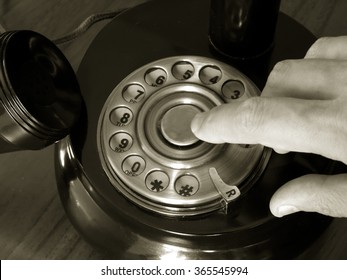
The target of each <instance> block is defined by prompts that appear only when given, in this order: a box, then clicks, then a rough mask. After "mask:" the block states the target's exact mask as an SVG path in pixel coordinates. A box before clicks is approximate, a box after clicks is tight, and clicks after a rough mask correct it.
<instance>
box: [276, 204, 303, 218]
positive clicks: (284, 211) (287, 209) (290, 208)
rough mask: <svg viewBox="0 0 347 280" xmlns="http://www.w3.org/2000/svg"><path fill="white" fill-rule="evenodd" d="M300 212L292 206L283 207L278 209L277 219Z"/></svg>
mask: <svg viewBox="0 0 347 280" xmlns="http://www.w3.org/2000/svg"><path fill="white" fill-rule="evenodd" d="M299 211H300V210H299V209H298V208H296V207H295V206H292V205H282V206H280V207H278V209H277V215H276V216H277V217H279V218H281V217H283V216H286V215H289V214H293V213H296V212H299Z"/></svg>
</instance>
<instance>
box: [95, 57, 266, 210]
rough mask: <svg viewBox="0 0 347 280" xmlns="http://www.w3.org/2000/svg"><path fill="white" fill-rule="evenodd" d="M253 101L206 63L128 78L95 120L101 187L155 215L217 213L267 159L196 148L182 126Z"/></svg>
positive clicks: (159, 64) (244, 87) (171, 61)
mask: <svg viewBox="0 0 347 280" xmlns="http://www.w3.org/2000/svg"><path fill="white" fill-rule="evenodd" d="M257 95H259V90H258V89H257V88H256V86H255V85H254V84H253V83H252V82H251V81H250V80H249V79H248V78H247V77H246V76H244V75H243V74H242V73H240V72H239V71H238V70H236V69H235V68H233V67H231V66H229V65H227V64H225V63H222V62H220V61H217V60H214V59H211V58H205V57H197V56H179V57H169V58H165V59H161V60H158V61H155V62H152V63H149V64H148V65H145V66H143V67H141V68H140V69H138V70H136V71H134V72H133V73H131V74H130V75H129V76H127V77H126V78H125V79H124V80H123V81H122V82H121V83H120V84H118V85H117V86H116V87H115V88H114V90H113V91H112V92H111V94H110V96H109V98H108V99H107V101H106V103H105V105H104V108H103V110H102V113H101V115H100V118H99V124H98V132H97V138H98V139H97V140H98V147H99V151H100V157H101V162H102V165H103V168H104V170H105V172H106V174H107V176H108V178H109V180H110V181H111V183H112V184H113V186H114V187H115V188H116V189H117V190H118V191H120V192H121V193H122V194H124V195H125V196H126V197H127V198H129V199H130V200H131V201H133V202H134V203H136V204H138V205H140V206H141V207H144V208H146V209H148V210H151V211H155V212H157V213H161V214H165V215H169V216H187V215H197V214H202V213H206V212H210V211H214V210H217V209H220V208H221V207H223V206H224V205H225V203H229V202H230V201H232V200H233V199H234V198H236V197H237V196H239V195H240V193H242V186H243V185H245V184H252V183H253V182H254V180H255V179H256V178H257V177H258V176H259V175H260V173H261V172H262V171H263V169H264V167H265V165H266V162H267V159H268V155H269V151H268V149H266V148H264V147H263V146H260V145H252V146H249V145H232V144H220V145H213V144H209V143H205V142H202V141H200V140H199V139H197V138H195V136H194V135H193V133H192V132H191V131H190V122H191V120H192V118H193V117H194V115H195V114H196V113H198V112H202V111H207V110H210V109H211V108H212V107H215V106H218V105H221V104H223V103H230V102H238V101H239V100H245V99H247V98H249V97H252V96H257ZM230 121H232V120H230Z"/></svg>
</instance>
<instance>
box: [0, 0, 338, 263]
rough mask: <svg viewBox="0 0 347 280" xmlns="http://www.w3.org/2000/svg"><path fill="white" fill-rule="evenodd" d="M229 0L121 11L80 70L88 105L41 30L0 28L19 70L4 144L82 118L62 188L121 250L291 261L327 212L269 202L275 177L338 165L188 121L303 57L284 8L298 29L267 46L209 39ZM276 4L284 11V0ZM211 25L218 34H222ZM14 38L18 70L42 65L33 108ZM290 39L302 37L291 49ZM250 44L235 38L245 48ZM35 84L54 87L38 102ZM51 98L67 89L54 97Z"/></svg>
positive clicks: (62, 130)
mask: <svg viewBox="0 0 347 280" xmlns="http://www.w3.org/2000/svg"><path fill="white" fill-rule="evenodd" d="M231 2H233V3H234V4H235V3H236V4H237V6H238V5H239V4H240V3H241V2H242V1H235V2H234V1H229V0H225V1H212V2H211V3H214V4H216V6H213V5H212V6H211V5H210V4H211V3H210V1H208V0H204V1H201V0H199V1H198V0H190V1H185V0H184V1H183V0H182V1H150V2H148V3H145V4H143V5H140V6H137V7H135V8H133V9H131V10H128V11H126V12H124V13H122V14H120V15H119V16H117V17H116V18H115V19H114V20H113V21H112V22H111V23H110V24H109V25H107V26H106V27H105V28H104V29H103V30H102V31H101V32H100V34H99V35H98V36H97V37H96V38H95V40H94V41H93V43H92V44H91V46H90V47H89V49H88V51H87V53H86V55H85V57H84V59H83V61H82V63H81V65H80V68H79V70H78V73H77V78H78V82H79V86H80V90H81V93H82V96H83V102H82V101H81V98H80V95H79V89H78V86H77V83H76V77H75V76H74V75H73V73H72V71H71V67H70V66H69V65H68V63H67V61H66V59H65V58H63V57H62V55H61V53H60V52H59V50H58V49H57V48H55V47H54V46H53V45H52V44H51V43H49V42H48V41H47V40H46V39H43V37H42V36H40V35H38V34H34V33H31V32H25V31H23V32H24V33H23V32H22V33H5V35H3V36H2V37H1V40H2V44H1V49H0V51H1V55H3V53H6V54H11V53H12V55H11V56H5V58H6V61H5V62H6V63H3V64H2V66H3V65H5V66H6V68H4V69H1V70H2V71H1V73H5V74H6V73H7V74H11V75H7V76H6V75H2V76H1V86H2V88H1V89H2V91H1V95H0V97H1V101H2V105H3V108H4V109H3V110H1V111H0V113H1V119H0V120H1V122H0V125H1V126H0V129H1V136H2V137H1V138H0V141H3V142H4V144H8V145H9V146H8V149H10V148H14V147H16V148H18V147H19V148H28V147H27V146H25V145H26V144H28V143H29V144H33V145H34V146H29V148H33V147H34V148H40V147H42V146H45V145H48V144H50V143H52V142H54V141H57V140H58V139H59V138H61V137H63V136H65V135H66V134H67V133H68V132H70V130H69V129H70V128H71V126H73V125H74V124H75V123H76V121H77V119H78V118H77V115H80V118H79V119H78V122H77V124H76V125H75V126H74V127H73V129H72V130H71V132H70V134H69V136H68V137H66V138H64V139H63V140H62V141H60V142H59V143H58V144H57V145H56V158H55V160H56V162H55V163H56V177H57V183H58V189H59V194H60V197H61V200H62V203H63V206H64V208H65V210H66V212H67V214H68V216H69V218H70V220H71V222H72V223H73V224H74V226H75V227H76V228H77V229H78V230H79V231H80V233H81V234H82V235H83V236H84V237H85V238H86V239H87V240H89V241H90V242H91V243H92V244H95V245H96V246H97V247H101V248H102V249H103V250H105V251H108V252H111V253H112V256H113V257H117V258H125V259H129V258H135V259H139V258H147V259H148V258H149V259H157V258H164V257H173V258H195V259H196V258H199V259H202V258H209V259H211V258H214V259H217V258H218V259H220V258H224V259H225V258H236V259H239V258H252V259H255V258H292V257H297V256H298V255H299V254H301V253H302V252H303V251H305V250H306V249H307V248H308V247H309V246H310V245H311V244H312V243H313V242H314V241H315V240H316V239H317V238H318V237H319V236H320V234H321V233H322V232H323V231H324V230H325V229H326V227H327V226H328V225H329V223H330V221H331V219H330V218H328V217H324V216H321V215H318V214H314V213H306V214H303V213H297V214H295V215H291V216H290V217H286V218H283V219H277V218H275V217H273V216H272V215H271V213H270V211H269V206H268V204H269V200H270V198H271V196H272V195H273V193H274V192H275V191H276V190H277V189H278V187H280V186H281V185H283V184H284V183H285V182H287V181H289V180H291V179H293V178H296V177H298V176H300V175H303V174H307V173H312V172H314V173H326V172H330V167H331V161H329V160H327V159H325V158H322V157H319V156H314V155H306V154H298V153H289V154H287V155H278V154H276V153H271V150H270V149H268V148H266V147H263V146H260V145H236V144H234V145H232V144H221V145H212V144H209V143H204V142H202V141H200V140H198V139H197V138H195V136H194V135H193V134H192V132H191V131H190V121H191V119H192V118H193V116H194V115H195V114H196V113H198V112H201V111H206V110H209V109H211V108H212V107H215V106H218V105H220V104H223V103H230V102H240V101H242V100H246V99H247V98H251V97H252V96H258V95H259V94H260V91H259V88H261V87H262V86H263V85H264V82H265V79H266V77H267V75H268V73H269V69H271V67H272V66H273V65H274V64H275V63H276V62H277V61H279V60H282V59H285V58H287V57H301V56H302V55H303V54H304V53H305V52H306V50H307V48H308V47H309V46H310V45H311V44H312V42H313V41H314V39H315V38H314V36H313V35H312V34H311V33H309V32H308V31H307V30H306V29H304V28H302V26H301V25H299V24H297V23H296V22H294V21H293V20H291V19H290V18H288V17H286V16H284V15H280V17H279V29H278V30H281V28H284V29H285V30H286V28H291V30H292V32H289V33H288V32H280V31H278V32H277V33H276V44H275V46H274V48H273V49H272V50H271V51H270V50H269V49H264V48H263V47H264V42H262V44H259V45H260V46H261V50H260V51H261V53H258V56H254V53H253V51H254V50H255V49H257V48H253V47H251V48H250V49H247V51H252V55H251V58H250V59H244V58H243V59H235V57H232V56H228V54H226V53H225V51H226V49H225V48H223V49H220V46H221V45H220V44H218V45H215V46H214V45H213V44H211V41H210V40H211V38H210V37H209V36H208V30H209V25H208V23H209V20H210V9H211V8H213V7H214V9H215V10H216V11H218V10H219V9H222V10H223V7H224V8H225V7H226V8H227V9H229V8H230V7H231V6H230V5H226V6H223V5H222V6H221V3H224V4H225V3H228V4H230V3H231ZM253 2H254V3H257V5H261V6H263V5H264V3H261V4H258V3H260V2H257V1H244V3H245V5H246V6H245V7H241V8H242V12H243V13H244V12H249V15H252V13H254V11H255V10H254V7H253V8H252V3H253ZM267 3H270V1H269V2H267ZM270 5H273V6H274V7H277V9H278V5H279V1H278V0H273V1H271V4H270ZM212 10H213V9H212ZM256 11H258V10H257V9H256ZM265 11H266V9H265V10H263V12H265ZM277 12H278V10H277ZM243 13H241V14H239V13H236V14H234V16H237V15H238V16H240V15H243ZM212 14H213V13H212ZM253 15H254V14H253ZM256 15H257V16H258V17H259V15H258V14H256ZM213 16H214V17H212V20H213V19H218V17H215V16H216V15H215V14H213ZM246 18H247V17H246ZM244 19H245V17H240V18H239V20H240V22H238V23H239V25H238V26H239V27H242V28H240V30H238V31H239V32H238V33H237V34H238V35H240V38H243V35H244V34H243V33H242V32H241V31H242V30H246V29H247V28H245V25H244V24H246V23H247V21H246V22H243V20H244ZM233 20H235V18H233ZM267 20H268V19H267ZM272 20H273V18H271V21H272ZM218 22H219V23H223V22H221V21H218ZM261 22H262V24H263V23H266V22H267V21H266V20H265V19H264V21H261ZM159 23H160V24H159ZM217 26H218V25H217ZM228 26H229V25H226V26H225V27H228ZM251 26H253V28H254V26H256V25H254V24H253V25H251ZM215 31H216V33H215V35H216V36H217V37H218V36H219V35H220V34H222V33H224V32H222V33H220V32H219V31H220V30H219V29H218V28H217V29H216V30H215ZM253 31H254V30H253ZM260 31H261V30H260ZM20 34H22V35H20ZM187 34H189V35H187ZM210 35H213V32H211V34H210ZM258 35H259V34H257V36H256V37H255V38H257V40H262V39H261V36H258ZM17 36H18V37H17ZM16 37H17V38H19V39H20V38H26V40H25V42H24V44H22V45H21V47H20V48H23V46H24V49H25V52H21V53H22V55H23V54H25V56H24V58H25V59H24V58H23V56H22V58H23V60H20V61H24V62H25V63H17V65H18V67H19V69H24V68H25V67H24V66H27V65H28V64H27V62H28V63H29V62H30V63H31V64H30V63H29V64H30V65H31V66H32V65H34V66H35V67H36V68H35V69H39V71H38V72H37V74H38V75H34V76H37V77H39V78H44V81H43V82H42V79H41V80H40V81H41V82H40V83H31V84H34V86H37V85H40V87H39V88H36V89H35V90H33V91H32V92H31V91H30V90H29V92H31V93H33V95H32V96H33V97H34V100H36V101H37V103H35V104H36V105H37V106H36V105H35V106H36V107H35V108H36V109H33V108H32V107H31V104H30V103H27V104H29V107H28V108H30V109H32V110H29V111H28V110H27V108H26V107H25V106H22V105H23V103H25V102H26V98H27V96H24V95H21V93H22V92H25V90H24V89H23V88H17V87H16V86H18V85H20V84H21V83H18V79H17V78H16V77H17V76H16V73H15V70H13V69H12V68H11V66H10V65H12V64H10V63H9V61H10V60H9V58H11V60H14V61H17V60H16V56H15V55H14V52H13V51H12V52H11V51H9V50H15V49H16V48H18V45H17V44H15V45H13V46H12V47H11V48H8V45H9V43H8V42H10V41H9V40H7V39H10V38H12V39H11V40H12V42H15V41H16V40H14V39H15V38H16ZM31 38H34V39H33V40H31ZM218 38H219V39H223V38H220V37H218ZM252 38H253V37H252ZM38 39H39V40H38ZM233 39H234V37H233V36H231V37H230V38H228V40H229V43H230V42H231V43H232V44H233V42H232V40H233ZM248 39H250V38H248ZM253 39H254V38H253ZM293 41H297V42H298V44H295V48H294V47H293V48H288V47H287V46H288V45H292V43H293ZM4 42H5V43H4ZM28 42H29V43H28ZM36 42H40V44H38V45H37V44H35V43H36ZM221 42H223V40H222V41H221ZM299 42H300V43H299ZM212 43H213V42H212ZM252 44H253V45H251V46H255V44H254V42H253V41H252ZM37 46H39V47H37ZM222 46H224V45H222ZM36 47H37V48H36ZM227 49H228V48H227ZM4 50H6V52H4ZM243 50H244V49H243V47H242V44H241V45H239V46H238V52H239V53H243ZM20 61H19V62H20ZM17 62H18V61H17ZM10 69H12V70H10ZM25 69H26V70H27V68H25ZM9 70H10V71H9ZM25 73H27V74H31V73H29V72H28V71H26V72H25ZM21 77H22V78H25V75H24V76H23V75H22V76H21ZM26 81H27V80H26ZM252 81H253V82H252ZM27 82H28V83H29V82H31V81H27ZM13 84H15V85H16V86H13ZM41 86H42V88H43V87H50V89H51V90H50V92H51V93H52V92H53V95H47V96H44V97H45V98H43V99H41V98H39V94H40V93H41V92H42V91H41V89H42V88H41ZM52 89H53V90H52ZM66 93H69V94H68V95H66ZM54 95H56V97H57V96H58V97H67V96H68V98H62V99H59V98H56V101H55V99H54V98H53V99H50V97H52V96H54ZM32 96H31V97H32ZM18 97H19V99H18ZM18 100H19V101H18ZM50 108H51V109H52V110H50ZM62 108H70V109H72V110H69V111H65V110H63V109H62ZM0 109H2V108H0ZM70 112H75V113H74V114H70ZM46 116H49V117H50V118H46ZM230 121H233V120H230ZM47 122H48V123H47ZM52 124H53V125H52ZM52 127H53V129H52ZM18 135H19V136H20V137H17V136H18ZM21 144H23V145H21ZM24 144H25V145H24ZM2 147H5V145H2Z"/></svg>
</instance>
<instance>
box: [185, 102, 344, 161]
mask: <svg viewBox="0 0 347 280" xmlns="http://www.w3.org/2000/svg"><path fill="white" fill-rule="evenodd" d="M343 111H344V110H343V106H342V105H341V102H339V101H336V100H302V99H296V98H273V97H271V98H270V97H253V98H250V99H247V100H246V101H242V102H235V103H230V104H224V105H221V106H219V107H215V108H213V109H212V110H211V111H210V112H205V113H202V114H198V115H197V116H196V117H195V118H194V119H193V121H192V124H191V128H192V131H193V133H194V134H195V135H196V137H198V138H200V139H202V140H204V141H207V142H211V143H235V144H241V143H242V144H261V145H264V146H267V147H271V148H274V149H276V150H285V151H286V150H287V151H295V152H306V153H316V154H320V155H323V156H325V157H328V158H332V159H335V160H340V161H343V162H345V163H346V162H347V151H346V149H345V143H346V140H347V139H346V135H347V131H346V130H347V129H346V128H345V127H344V125H343V123H342V122H341V121H338V120H339V119H340V118H342V116H341V112H343ZM342 120H343V118H342Z"/></svg>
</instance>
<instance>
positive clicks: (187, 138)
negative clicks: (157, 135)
mask: <svg viewBox="0 0 347 280" xmlns="http://www.w3.org/2000/svg"><path fill="white" fill-rule="evenodd" d="M199 112H201V111H200V110H199V109H198V108H197V107H195V106H193V105H189V104H182V105H178V106H175V107H173V108H171V109H169V110H168V111H167V112H166V113H165V114H164V116H163V119H162V120H161V132H162V134H163V136H164V138H165V139H166V140H167V141H168V142H169V143H171V144H174V145H177V146H190V145H193V144H195V143H197V142H198V141H199V139H198V138H196V137H195V135H194V134H193V132H192V131H191V129H190V123H191V121H192V119H193V118H194V116H195V115H196V114H197V113H199Z"/></svg>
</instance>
